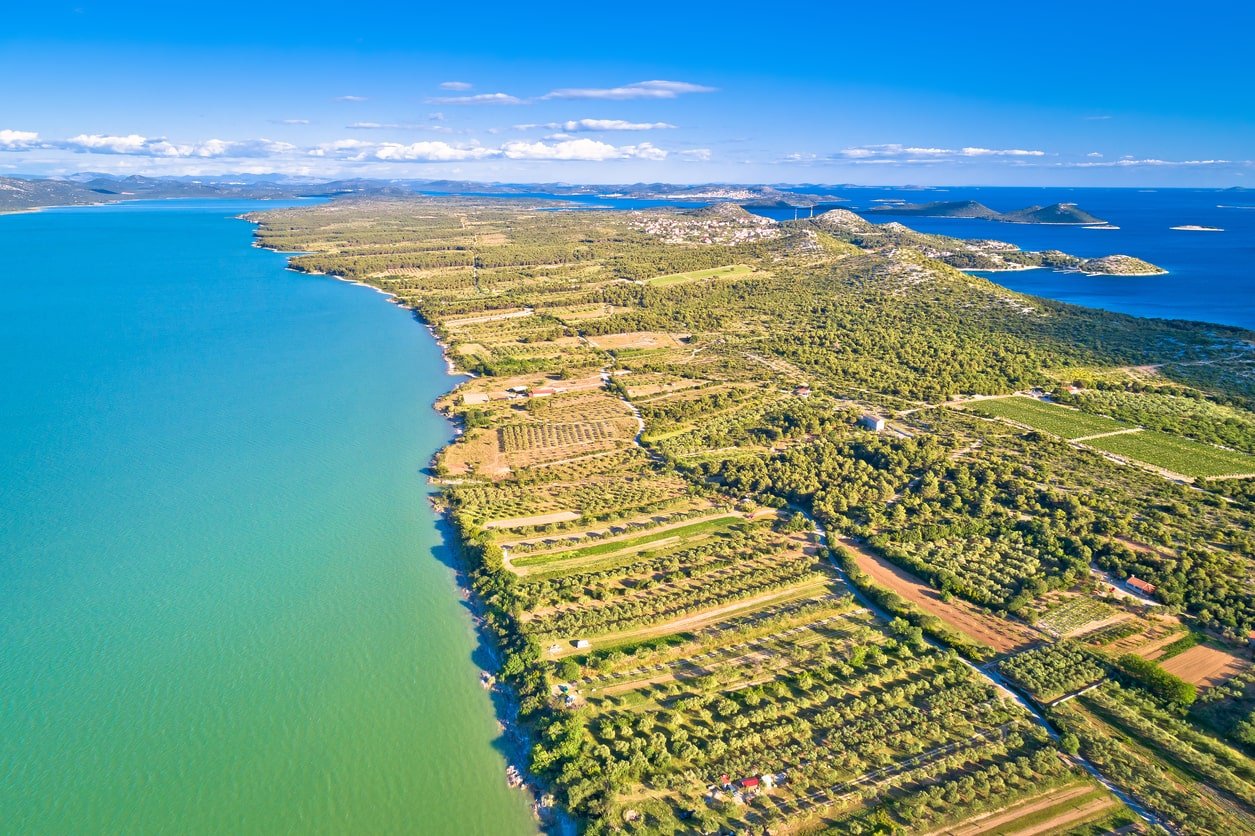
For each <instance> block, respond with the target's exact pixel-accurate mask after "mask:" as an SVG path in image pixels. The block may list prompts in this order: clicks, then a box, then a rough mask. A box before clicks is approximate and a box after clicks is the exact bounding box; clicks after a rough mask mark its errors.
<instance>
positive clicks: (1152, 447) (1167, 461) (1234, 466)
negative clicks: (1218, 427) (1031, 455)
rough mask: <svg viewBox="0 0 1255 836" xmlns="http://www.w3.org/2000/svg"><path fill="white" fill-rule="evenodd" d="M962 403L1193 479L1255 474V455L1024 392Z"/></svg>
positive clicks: (1014, 422)
mask: <svg viewBox="0 0 1255 836" xmlns="http://www.w3.org/2000/svg"><path fill="white" fill-rule="evenodd" d="M963 408H964V409H966V410H968V411H970V412H974V413H976V414H978V415H984V416H986V417H988V418H1001V419H1002V420H1004V421H1009V422H1011V423H1013V424H1016V425H1019V426H1022V427H1026V428H1028V429H1033V430H1042V431H1043V432H1048V433H1051V434H1052V435H1057V436H1059V437H1060V438H1063V439H1065V440H1067V441H1071V442H1074V443H1084V444H1085V445H1086V446H1087V447H1092V448H1094V449H1095V450H1101V451H1102V452H1104V453H1110V454H1112V455H1114V456H1121V457H1123V458H1127V459H1131V460H1133V461H1136V462H1141V463H1143V464H1148V465H1150V466H1151V467H1155V468H1160V469H1162V470H1166V471H1168V472H1169V473H1175V474H1180V475H1182V476H1187V477H1190V478H1194V479H1209V478H1217V477H1228V478H1236V477H1240V476H1243V475H1247V474H1255V456H1250V455H1247V454H1246V453H1241V452H1238V451H1237V450H1229V449H1226V448H1224V447H1216V446H1214V445H1212V444H1204V443H1202V442H1201V441H1194V440H1192V439H1188V438H1181V437H1179V436H1175V435H1169V434H1168V433H1164V432H1160V431H1158V430H1148V429H1143V428H1141V427H1135V426H1133V425H1132V424H1127V423H1124V422H1123V421H1117V420H1115V419H1114V418H1106V417H1103V416H1101V415H1090V414H1089V413H1085V412H1081V411H1079V410H1076V409H1073V408H1071V407H1066V406H1060V405H1058V404H1052V403H1047V402H1045V401H1040V400H1037V399H1036V398H1029V397H1025V396H1023V395H1010V396H1008V397H1005V398H985V399H982V400H979V401H971V402H968V403H966V404H964V405H963Z"/></svg>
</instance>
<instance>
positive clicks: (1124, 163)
mask: <svg viewBox="0 0 1255 836" xmlns="http://www.w3.org/2000/svg"><path fill="white" fill-rule="evenodd" d="M1091 156H1092V155H1091ZM1100 156H1101V155H1100ZM1245 164H1247V163H1246V162H1238V163H1235V162H1234V161H1233V160H1159V159H1153V158H1152V159H1144V160H1139V159H1134V158H1132V157H1122V158H1120V159H1118V160H1107V161H1103V162H1091V163H1068V164H1067V165H1069V166H1071V167H1073V168H1131V167H1141V166H1149V167H1161V166H1167V167H1173V166H1179V167H1185V168H1192V167H1197V166H1209V165H1245Z"/></svg>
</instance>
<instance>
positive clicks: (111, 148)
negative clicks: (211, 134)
mask: <svg viewBox="0 0 1255 836" xmlns="http://www.w3.org/2000/svg"><path fill="white" fill-rule="evenodd" d="M54 145H56V146H57V147H61V148H66V149H68V150H71V151H81V152H89V153H93V154H122V155H129V156H142V157H201V158H210V157H269V156H274V155H277V154H285V153H289V152H291V151H294V150H296V146H295V145H292V144H291V143H288V142H275V141H273V140H269V139H249V140H243V141H236V140H225V139H209V140H206V141H204V142H198V143H189V144H176V143H173V142H169V141H168V140H166V139H165V138H161V137H159V138H154V139H150V138H148V137H145V136H141V135H140V134H127V135H125V136H114V135H110V134H79V135H78V136H74V137H70V138H69V139H67V140H65V141H63V142H60V143H54Z"/></svg>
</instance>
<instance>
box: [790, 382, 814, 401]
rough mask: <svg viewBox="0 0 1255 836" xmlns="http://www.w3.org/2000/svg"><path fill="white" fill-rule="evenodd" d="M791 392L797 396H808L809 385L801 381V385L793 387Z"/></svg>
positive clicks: (809, 391) (809, 394)
mask: <svg viewBox="0 0 1255 836" xmlns="http://www.w3.org/2000/svg"><path fill="white" fill-rule="evenodd" d="M793 394H794V395H796V396H797V397H799V398H809V397H810V396H811V387H809V386H807V385H806V384H805V383H803V384H802V385H801V386H795V387H794V388H793Z"/></svg>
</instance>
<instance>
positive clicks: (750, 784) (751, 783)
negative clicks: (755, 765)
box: [737, 775, 758, 790]
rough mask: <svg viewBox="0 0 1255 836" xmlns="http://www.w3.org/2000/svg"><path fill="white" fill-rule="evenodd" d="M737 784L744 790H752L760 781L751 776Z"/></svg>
mask: <svg viewBox="0 0 1255 836" xmlns="http://www.w3.org/2000/svg"><path fill="white" fill-rule="evenodd" d="M737 783H738V784H740V785H741V789H743V790H752V789H755V788H756V787H757V786H758V779H757V778H755V777H754V776H752V775H751V776H750V777H748V778H742V779H741V780H739V781H737Z"/></svg>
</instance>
